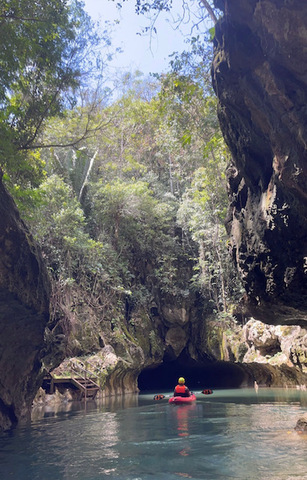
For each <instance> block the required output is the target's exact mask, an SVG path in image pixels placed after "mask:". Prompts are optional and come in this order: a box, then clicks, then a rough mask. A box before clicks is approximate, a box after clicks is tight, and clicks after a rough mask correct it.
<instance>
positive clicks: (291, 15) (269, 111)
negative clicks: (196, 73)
mask: <svg viewBox="0 0 307 480" xmlns="http://www.w3.org/2000/svg"><path fill="white" fill-rule="evenodd" d="M215 4H216V6H217V7H218V8H220V9H221V10H223V12H224V16H223V18H222V19H221V20H220V21H219V22H218V24H217V25H216V37H215V45H214V46H215V53H214V62H213V83H214V88H215V91H216V94H217V96H218V99H219V112H218V113H219V120H220V124H221V128H222V131H223V135H224V137H225V140H226V142H227V144H228V146H229V148H230V151H231V153H232V158H233V164H232V165H231V166H230V167H229V172H228V178H229V195H230V202H231V203H230V208H229V217H228V221H227V228H228V232H229V234H230V237H231V247H232V255H233V258H234V261H235V263H236V265H237V268H238V271H239V273H240V276H241V277H242V280H243V283H244V286H245V289H246V293H247V294H246V299H245V305H246V314H247V316H253V317H254V318H257V319H259V320H261V321H263V322H267V323H271V324H275V325H276V324H296V325H301V326H304V325H305V326H306V323H307V288H306V287H307V282H306V279H307V241H306V234H307V189H306V185H307V148H306V145H307V123H306V114H307V27H306V25H307V3H306V2H302V1H301V0H215Z"/></svg>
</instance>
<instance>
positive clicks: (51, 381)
mask: <svg viewBox="0 0 307 480" xmlns="http://www.w3.org/2000/svg"><path fill="white" fill-rule="evenodd" d="M78 370H79V371H78V372H77V371H75V372H74V373H73V372H72V373H73V374H72V375H71V376H70V377H55V376H54V375H52V373H48V375H46V376H45V378H44V380H43V384H42V388H43V389H44V390H45V391H46V392H47V393H48V394H50V395H52V394H53V393H54V392H55V390H56V389H58V390H61V389H63V388H64V389H65V388H68V389H71V390H73V391H75V392H76V391H77V392H78V395H77V399H78V400H84V399H85V400H86V399H91V400H93V399H94V398H95V397H96V395H97V393H98V392H99V390H100V386H99V385H98V383H97V382H96V381H95V380H96V379H97V376H95V375H93V374H92V373H91V372H89V371H87V370H85V369H82V368H79V369H78ZM80 370H83V374H82V375H80Z"/></svg>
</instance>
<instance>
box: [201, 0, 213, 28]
mask: <svg viewBox="0 0 307 480" xmlns="http://www.w3.org/2000/svg"><path fill="white" fill-rule="evenodd" d="M200 1H201V3H202V4H203V5H204V7H205V9H206V10H207V12H208V13H209V15H210V18H211V20H212V21H213V23H214V24H216V22H217V17H216V15H215V13H214V11H213V8H212V7H211V5H210V3H209V2H208V1H207V0H200Z"/></svg>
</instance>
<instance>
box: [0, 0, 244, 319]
mask: <svg viewBox="0 0 307 480" xmlns="http://www.w3.org/2000/svg"><path fill="white" fill-rule="evenodd" d="M1 4H3V5H1V6H2V7H3V8H2V10H1V11H2V12H4V13H3V14H2V15H1V17H0V22H1V29H0V32H1V33H0V34H1V41H2V46H3V48H2V50H1V53H0V64H1V67H2V71H3V82H2V87H1V91H0V129H1V143H0V150H1V162H2V164H1V167H2V170H3V172H4V178H5V180H6V184H7V186H8V188H9V189H10V191H11V192H12V194H13V195H14V197H15V200H16V202H17V205H18V207H19V209H20V211H21V213H22V215H23V217H24V219H25V220H26V222H27V223H28V224H29V225H30V228H31V230H32V232H33V234H34V236H35V238H36V239H37V241H38V242H39V244H40V246H41V248H42V252H43V256H44V258H45V261H46V263H47V265H48V268H49V271H50V275H51V278H52V283H53V291H54V298H57V299H59V296H61V292H62V293H63V292H64V291H65V292H67V289H69V288H72V289H74V291H76V290H77V291H78V298H79V301H81V300H80V298H81V299H83V300H82V301H84V302H89V303H91V304H95V305H97V308H98V307H99V308H100V310H101V311H102V313H101V316H102V317H103V318H106V317H108V315H109V316H110V318H109V320H110V321H111V318H112V319H113V320H112V321H114V315H115V313H116V312H117V314H118V315H123V314H124V312H125V311H127V304H128V305H129V308H128V310H131V309H133V308H138V306H140V305H142V306H143V307H148V306H149V305H150V302H152V300H153V298H156V297H157V295H158V296H159V297H160V298H161V297H163V296H170V295H171V296H172V297H173V298H175V300H176V301H177V302H181V301H182V300H183V299H184V298H186V297H188V296H189V295H191V294H195V292H197V294H198V295H201V296H202V298H203V303H204V305H205V308H206V309H208V310H209V311H215V312H216V313H218V314H221V315H222V314H223V313H226V312H228V311H229V310H230V309H231V306H232V304H233V303H234V302H235V301H236V300H237V298H238V294H239V290H240V286H239V285H238V283H237V280H236V276H235V273H234V271H233V269H232V266H231V263H230V259H229V257H228V253H227V238H226V233H225V230H224V225H223V222H224V219H225V215H226V210H227V195H226V179H225V169H226V165H227V163H228V161H229V154H228V152H227V149H226V147H225V144H224V142H223V139H222V137H221V133H220V130H219V127H218V122H217V117H216V99H215V96H214V93H213V91H212V89H211V86H210V79H209V65H210V50H209V49H208V47H207V46H204V45H203V44H202V42H201V40H200V38H199V37H193V38H192V39H191V40H190V46H191V48H190V52H189V53H182V54H175V55H174V56H173V58H172V61H171V66H170V71H169V73H167V74H163V75H157V76H156V77H150V78H144V76H143V75H142V74H141V73H140V72H136V73H134V74H131V73H127V74H125V75H124V76H123V77H122V80H121V84H118V83H117V88H118V90H117V91H119V92H121V93H120V94H118V95H117V97H116V98H115V99H113V100H112V99H111V100H110V99H107V97H106V95H105V92H103V91H102V90H101V89H99V88H97V89H96V90H95V91H94V92H93V91H92V85H89V84H88V83H87V79H88V78H91V79H93V75H94V70H95V69H96V66H97V65H96V66H94V63H93V62H94V60H93V57H92V56H91V55H90V54H89V51H90V50H91V51H92V50H93V47H94V46H97V45H98V44H99V43H100V44H101V42H102V43H103V42H106V38H107V35H106V36H105V37H103V39H102V38H101V37H99V36H98V35H97V32H96V31H95V28H94V26H93V25H92V23H91V21H90V19H89V18H88V17H87V16H86V14H85V13H84V11H83V9H82V3H80V2H78V1H73V2H70V3H69V4H68V3H66V2H64V1H61V0H41V1H39V2H29V1H27V0H23V1H22V2H20V1H15V0H13V1H10V2H3V1H1ZM13 43H14V45H15V46H14V51H11V50H10V48H9V45H12V44H13ZM106 43H107V42H106ZM96 60H97V59H96ZM96 60H95V61H96ZM94 67H95V68H94ZM95 71H96V70H95ZM57 301H58V300H57ZM70 308H71V309H72V310H73V309H75V308H76V302H75V303H74V302H71V304H70ZM55 310H56V309H55Z"/></svg>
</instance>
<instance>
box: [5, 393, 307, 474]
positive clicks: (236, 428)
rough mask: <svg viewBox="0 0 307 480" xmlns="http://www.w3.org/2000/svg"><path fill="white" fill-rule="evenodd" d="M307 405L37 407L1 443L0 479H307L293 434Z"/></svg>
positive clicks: (278, 396)
mask: <svg viewBox="0 0 307 480" xmlns="http://www.w3.org/2000/svg"><path fill="white" fill-rule="evenodd" d="M155 393H157V392H155ZM159 393H160V392H159ZM306 407H307V392H304V391H296V390H281V389H280V390H279V389H260V390H259V391H258V394H257V393H256V392H255V391H254V390H252V389H242V390H219V391H214V393H213V395H210V396H204V395H201V394H198V395H197V402H196V403H195V404H193V405H177V406H175V405H168V403H167V400H161V401H158V402H157V401H154V400H153V393H148V394H146V395H145V394H144V395H139V396H137V395H133V396H126V397H123V398H120V399H112V400H111V401H110V402H108V401H106V402H104V403H103V404H98V403H97V404H96V403H95V402H88V404H87V407H86V409H85V408H84V405H82V404H80V403H78V404H68V405H66V406H63V407H61V408H59V409H58V410H57V411H55V410H54V409H52V408H49V409H44V410H41V411H36V413H35V414H34V417H33V421H32V423H31V425H24V426H20V427H19V428H17V429H16V430H14V431H12V432H9V433H4V434H2V435H1V436H0V478H1V479H2V480H8V479H14V480H70V479H71V480H73V479H76V480H98V479H106V480H108V479H109V480H166V479H167V480H180V479H185V478H187V479H192V480H193V479H195V480H196V479H198V480H199V479H202V480H203V479H204V480H219V479H221V480H222V479H223V480H230V479H233V480H234V479H236V480H307V438H306V436H305V435H300V434H298V433H297V432H295V430H294V426H295V424H296V421H297V419H298V418H299V417H300V416H301V415H302V414H303V413H305V412H306Z"/></svg>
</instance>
